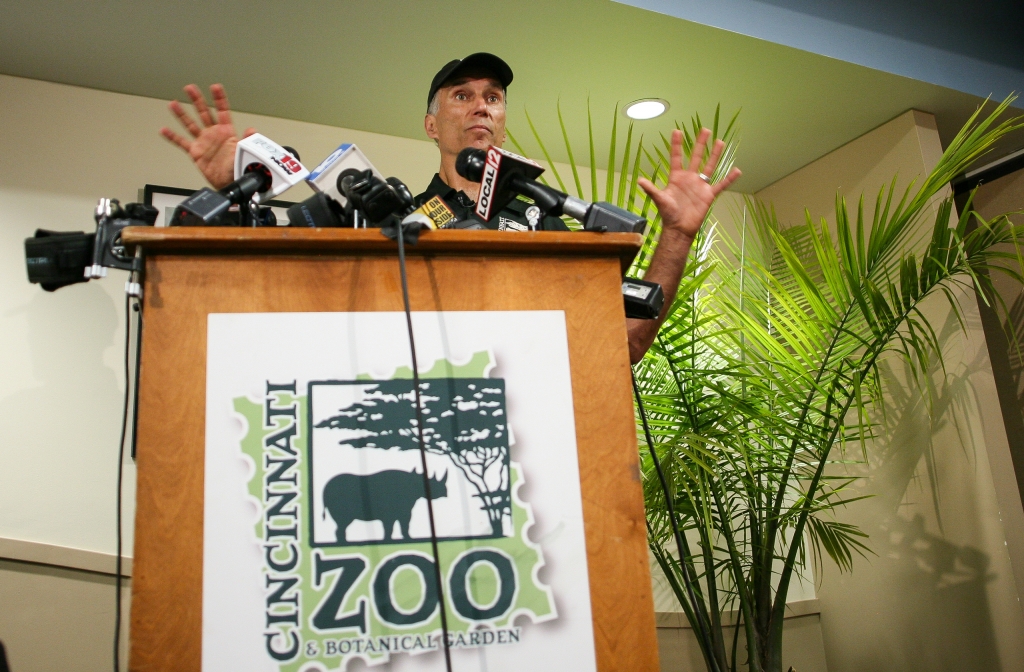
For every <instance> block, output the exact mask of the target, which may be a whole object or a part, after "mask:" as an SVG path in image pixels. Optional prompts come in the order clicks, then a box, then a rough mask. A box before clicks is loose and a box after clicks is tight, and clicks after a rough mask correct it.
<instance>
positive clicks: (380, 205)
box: [338, 169, 414, 224]
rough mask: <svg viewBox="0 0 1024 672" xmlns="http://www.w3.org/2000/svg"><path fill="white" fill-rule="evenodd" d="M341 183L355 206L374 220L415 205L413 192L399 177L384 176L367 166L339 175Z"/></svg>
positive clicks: (378, 221)
mask: <svg viewBox="0 0 1024 672" xmlns="http://www.w3.org/2000/svg"><path fill="white" fill-rule="evenodd" d="M338 183H339V184H338V186H339V188H340V189H341V191H342V193H344V195H345V197H346V198H348V199H349V201H350V202H351V203H352V205H353V206H354V208H355V209H357V210H359V211H360V212H361V213H362V214H363V216H364V217H366V219H367V220H368V221H370V222H372V223H374V224H378V223H380V222H383V221H384V220H385V219H387V218H388V217H390V216H391V215H393V214H395V213H396V212H402V213H406V212H408V211H409V210H411V209H412V205H413V200H414V199H413V196H412V193H410V191H409V188H408V187H406V186H405V184H403V183H402V181H401V180H399V179H398V178H397V177H389V178H388V179H387V180H382V179H380V178H379V177H377V176H376V175H374V174H373V171H371V170H369V169H367V170H364V171H362V172H361V173H354V174H353V173H349V174H348V175H342V176H340V177H339V180H338Z"/></svg>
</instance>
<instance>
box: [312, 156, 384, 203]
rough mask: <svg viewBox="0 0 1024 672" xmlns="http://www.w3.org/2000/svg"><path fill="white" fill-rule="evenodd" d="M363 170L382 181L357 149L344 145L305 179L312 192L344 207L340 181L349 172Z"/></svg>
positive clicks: (378, 173)
mask: <svg viewBox="0 0 1024 672" xmlns="http://www.w3.org/2000/svg"><path fill="white" fill-rule="evenodd" d="M364 170H369V171H370V172H371V173H373V175H374V176H375V177H377V178H379V179H384V176H383V175H381V174H380V172H379V171H378V170H377V169H376V168H374V167H373V164H372V163H370V161H369V159H367V158H366V155H365V154H363V153H362V152H361V151H359V148H358V147H356V146H355V145H354V144H352V143H345V144H342V145H340V146H339V147H338V148H337V149H336V150H334V151H333V152H331V153H330V155H329V156H328V157H327V158H326V159H324V160H323V161H321V162H320V165H319V166H317V167H316V168H314V169H313V172H311V173H310V174H309V177H307V178H306V182H307V183H308V184H309V186H310V188H312V189H313V191H315V192H317V193H321V194H326V195H327V196H329V197H330V198H333V199H334V200H335V201H337V202H338V203H340V204H341V205H346V204H347V202H348V198H347V197H346V196H345V193H344V192H343V191H342V189H341V186H340V185H341V182H340V180H341V179H342V177H344V176H345V174H346V173H348V172H349V171H354V172H357V173H361V172H363V171H364Z"/></svg>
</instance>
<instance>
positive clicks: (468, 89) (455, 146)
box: [160, 53, 740, 364]
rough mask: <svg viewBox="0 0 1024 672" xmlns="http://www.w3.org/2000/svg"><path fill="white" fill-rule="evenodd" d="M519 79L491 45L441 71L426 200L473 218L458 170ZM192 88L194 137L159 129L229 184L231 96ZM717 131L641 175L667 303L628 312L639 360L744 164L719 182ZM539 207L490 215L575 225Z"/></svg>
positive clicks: (500, 221) (499, 116)
mask: <svg viewBox="0 0 1024 672" xmlns="http://www.w3.org/2000/svg"><path fill="white" fill-rule="evenodd" d="M511 83H512V69H511V68H510V67H509V66H508V64H507V63H505V61H503V60H502V59H500V58H498V57H497V56H495V55H493V54H487V53H477V54H472V55H470V56H467V57H466V58H463V59H461V60H454V61H450V62H449V63H447V64H445V66H444V67H443V68H441V69H440V70H439V71H438V73H437V74H436V75H434V78H433V80H432V81H431V83H430V89H429V91H428V94H427V113H426V116H425V117H424V119H423V128H424V130H425V131H426V134H427V137H429V138H431V139H432V140H434V142H435V143H436V144H437V147H438V150H439V151H440V153H441V163H440V167H439V168H438V171H437V174H436V175H434V179H433V180H431V182H430V185H429V186H428V187H427V189H426V191H424V192H423V193H422V194H420V195H419V196H418V197H417V199H416V200H417V204H420V203H422V202H424V201H426V200H427V199H429V198H431V197H433V196H438V197H440V198H441V199H442V200H444V201H445V203H447V204H448V206H449V207H450V208H451V209H452V211H453V212H454V213H455V215H456V216H457V217H459V218H460V219H468V218H469V213H470V212H471V211H472V209H473V206H474V204H475V202H476V200H477V198H478V197H479V193H480V184H479V183H476V182H470V181H469V180H466V179H465V178H463V177H462V176H461V175H459V174H458V172H456V170H455V159H456V157H457V156H458V155H459V152H460V151H462V150H463V149H465V148H466V147H474V148H477V149H486V148H488V147H490V146H491V145H494V146H496V147H501V146H502V145H503V144H504V142H505V139H506V135H505V94H506V91H507V90H508V86H509V84H511ZM185 93H186V94H188V97H189V98H190V99H191V100H192V103H193V104H194V106H195V109H196V114H197V115H198V117H199V122H198V123H197V121H196V120H195V119H193V118H192V117H191V116H190V115H188V114H187V113H186V112H185V110H184V108H183V107H182V106H181V104H180V103H179V102H178V101H172V102H171V103H170V109H171V112H172V113H173V114H174V115H175V116H176V117H177V118H178V120H179V121H180V122H181V124H182V125H183V126H184V127H185V130H186V131H188V133H189V135H191V136H192V139H191V140H190V139H187V138H185V137H183V136H181V135H178V134H177V133H175V132H173V131H172V130H171V129H169V128H166V127H165V128H163V129H161V131H160V133H161V134H162V135H163V136H164V137H165V138H167V139H168V140H169V141H171V142H173V143H174V144H176V145H178V146H179V147H181V148H182V149H183V150H185V151H186V152H188V154H189V156H190V157H191V158H192V160H193V161H194V162H195V164H196V167H197V168H199V170H200V172H202V174H203V176H204V177H205V178H206V179H207V181H208V182H209V183H210V184H211V185H212V186H213V187H214V188H216V189H220V188H222V187H224V186H226V185H228V184H230V183H231V181H232V179H234V159H235V145H236V144H237V143H238V140H239V138H238V135H237V133H236V132H235V127H234V124H233V123H232V121H231V108H230V105H229V104H228V99H227V95H226V94H225V93H224V87H222V86H221V85H220V84H214V85H213V86H211V87H210V93H211V95H212V96H213V103H214V106H215V108H216V112H214V111H213V110H211V109H210V108H209V107H208V106H207V104H206V100H205V99H204V97H203V94H202V92H201V91H200V90H199V87H197V86H196V85H194V84H189V85H188V86H186V87H185ZM200 124H201V125H200ZM255 132H256V129H253V128H249V129H246V130H245V132H244V133H243V134H242V137H247V136H249V135H251V134H253V133H255ZM710 137H711V131H709V130H708V129H706V128H704V129H701V132H700V133H699V134H698V135H697V138H696V140H695V141H694V145H693V152H692V154H691V158H690V163H689V165H688V166H686V167H684V166H683V149H682V132H681V131H678V130H677V131H673V133H672V151H671V160H670V171H669V177H668V183H667V184H666V185H665V188H664V189H658V188H657V187H655V186H654V184H652V183H651V182H650V181H649V180H646V179H640V180H639V181H638V184H639V185H640V187H641V188H642V189H643V190H644V191H645V192H647V194H648V195H649V196H650V197H651V200H652V201H653V202H654V205H655V206H656V207H657V208H658V213H659V214H660V215H661V221H662V232H661V238H660V239H659V240H658V245H657V247H656V249H655V251H654V256H653V257H652V259H651V263H650V266H649V268H648V270H647V273H646V275H645V276H644V278H645V279H646V280H648V281H650V282H656V283H658V284H660V285H661V287H662V290H663V291H664V293H665V306H664V308H663V309H662V311H661V315H659V316H658V319H657V320H626V323H627V325H626V326H627V329H628V334H629V356H630V360H631V361H632V362H633V363H634V364H635V363H636V362H639V361H640V359H641V358H642V357H643V355H644V353H645V352H647V349H648V348H649V347H650V346H651V343H653V342H654V338H655V337H656V336H657V334H658V328H659V327H660V326H661V323H662V321H663V320H664V319H665V314H666V313H667V312H668V309H669V307H670V306H671V305H672V301H673V299H674V298H675V295H676V290H677V288H678V287H679V281H680V279H681V278H682V274H683V268H684V266H685V264H686V258H687V256H688V255H689V253H690V246H691V245H692V243H693V239H694V237H695V236H696V235H697V232H698V231H699V230H700V227H701V224H702V223H703V221H704V218H705V217H706V216H707V213H708V211H709V210H710V209H711V204H712V203H713V202H714V200H715V198H716V197H717V196H718V194H720V193H721V192H722V191H724V190H725V189H726V188H727V187H728V186H729V185H730V184H732V183H733V182H734V181H735V180H736V179H737V178H738V177H739V176H740V171H739V170H738V169H735V168H734V169H733V170H732V171H730V172H729V174H728V175H727V176H725V177H724V178H723V179H722V180H721V181H719V182H718V183H716V184H711V180H710V178H709V176H710V175H713V174H714V172H715V168H716V166H717V165H718V160H719V158H720V157H721V155H722V150H723V148H724V147H725V143H723V142H722V141H721V140H717V141H716V142H715V144H714V146H713V147H712V148H711V154H710V156H709V157H708V160H707V162H703V158H704V154H705V151H706V149H707V142H708V139H709V138H710ZM702 164H703V165H702ZM535 212H536V211H531V209H530V207H529V204H527V203H525V202H523V201H520V200H518V199H513V200H512V202H510V203H509V204H508V205H507V206H506V207H505V208H504V209H503V210H502V211H501V212H499V213H498V216H496V217H493V218H491V219H490V221H489V222H488V226H492V227H493V228H498V229H502V230H509V231H517V230H527V229H529V228H530V225H531V224H534V223H536V228H537V229H542V230H548V231H552V230H554V231H565V230H566V227H565V225H564V224H563V223H562V221H561V220H560V219H558V218H556V217H546V218H544V219H543V220H542V221H534V218H537V219H539V218H538V216H537V215H536V214H535Z"/></svg>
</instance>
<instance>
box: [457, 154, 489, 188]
mask: <svg viewBox="0 0 1024 672" xmlns="http://www.w3.org/2000/svg"><path fill="white" fill-rule="evenodd" d="M486 161H487V152H486V151H485V150H483V149H475V148H473V147H466V148H465V149H464V150H462V151H461V152H459V155H458V156H457V157H456V158H455V172H457V173H458V174H459V175H461V176H462V177H464V178H466V179H467V180H469V181H470V182H479V181H480V180H482V179H483V175H484V163H485V162H486Z"/></svg>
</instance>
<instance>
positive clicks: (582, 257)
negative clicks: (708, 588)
mask: <svg viewBox="0 0 1024 672" xmlns="http://www.w3.org/2000/svg"><path fill="white" fill-rule="evenodd" d="M123 238H124V242H125V243H126V244H127V245H128V246H130V247H131V246H141V247H142V249H143V251H144V253H145V258H146V271H145V284H144V315H145V324H144V329H143V336H142V350H141V357H142V361H141V380H140V383H139V385H140V391H139V421H138V456H137V467H138V491H137V504H136V524H135V552H134V565H133V567H134V576H133V585H132V607H131V655H130V668H131V669H132V670H138V671H143V670H145V671H150V670H153V671H155V670H167V671H168V672H170V671H171V670H175V671H180V670H194V671H198V670H200V668H201V652H202V611H203V609H202V605H203V582H202V576H203V550H202V549H203V545H202V539H203V515H204V509H203V496H204V494H203V493H204V446H205V434H204V431H205V430H204V427H205V426H204V418H205V412H206V406H205V401H204V400H205V391H206V348H207V336H206V333H207V331H206V330H207V315H208V314H210V313H255V312H263V313H266V312H360V311H401V310H402V309H403V305H402V292H401V284H400V280H399V267H398V260H397V247H396V244H395V243H394V241H391V240H388V239H386V238H384V237H383V236H382V235H381V233H380V231H379V230H376V229H370V230H365V229H363V230H349V229H325V230H304V229H285V228H281V229H238V228H211V229H186V228H175V229H170V228H146V227H135V228H129V229H126V230H125V232H124V235H123ZM640 244H641V238H640V236H639V235H635V234H594V233H552V232H538V233H507V232H497V231H431V232H426V233H424V234H423V235H422V236H421V237H420V240H419V243H418V244H417V245H415V246H407V248H406V249H407V269H408V280H409V291H410V300H411V306H412V310H413V311H487V310H560V311H564V313H565V323H566V330H567V336H568V346H569V361H570V366H571V381H572V398H573V405H574V407H575V430H576V439H577V446H578V460H579V469H580V477H581V488H582V497H583V517H584V528H585V536H586V554H587V558H588V563H589V578H590V596H591V609H592V615H593V632H594V643H595V647H596V659H597V665H598V669H599V670H601V671H602V672H611V671H612V670H623V671H626V670H628V671H639V670H650V671H654V670H657V669H658V653H657V639H656V634H655V620H654V606H653V599H652V593H651V579H650V571H649V565H648V555H647V541H646V526H645V521H644V507H643V498H642V493H641V485H640V479H639V468H638V458H637V440H636V429H635V424H634V415H633V403H632V395H631V384H630V371H629V355H628V350H627V340H626V329H625V315H624V310H623V302H622V294H621V289H620V287H621V278H622V272H623V270H624V269H625V268H626V267H627V266H628V264H629V263H630V261H631V260H632V259H633V256H634V255H635V254H636V253H637V251H638V250H639V248H640Z"/></svg>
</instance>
